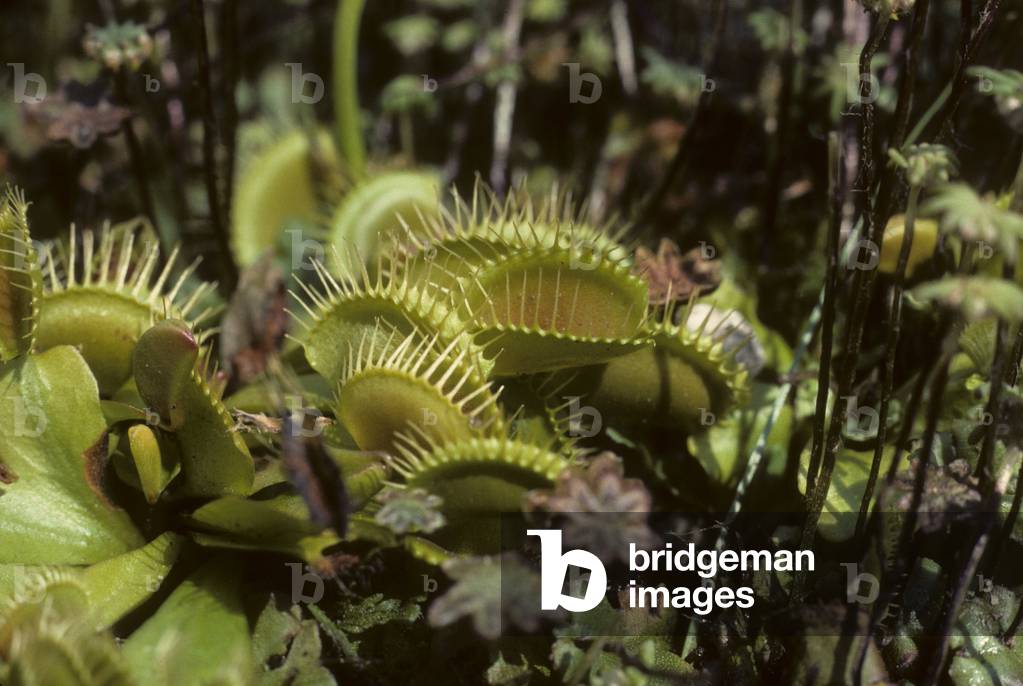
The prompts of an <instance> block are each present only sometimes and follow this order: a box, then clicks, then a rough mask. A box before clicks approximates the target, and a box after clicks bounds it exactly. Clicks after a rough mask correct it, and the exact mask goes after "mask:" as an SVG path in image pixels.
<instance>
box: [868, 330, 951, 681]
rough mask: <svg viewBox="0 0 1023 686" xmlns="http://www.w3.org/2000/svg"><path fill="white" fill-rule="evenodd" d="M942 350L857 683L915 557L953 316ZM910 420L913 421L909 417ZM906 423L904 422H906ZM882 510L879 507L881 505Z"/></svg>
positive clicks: (948, 360) (869, 624)
mask: <svg viewBox="0 0 1023 686" xmlns="http://www.w3.org/2000/svg"><path fill="white" fill-rule="evenodd" d="M943 319H944V321H943V323H942V327H941V328H942V331H943V334H942V343H941V348H940V350H941V353H940V357H939V360H938V364H937V369H935V370H934V373H933V374H932V375H929V376H930V378H931V383H930V397H929V399H928V403H927V419H926V426H925V429H924V435H923V441H922V443H921V447H920V452H919V455H920V459H919V460H918V462H917V466H916V468H917V471H916V475H915V478H914V481H913V494H912V497H911V499H910V504H909V509H908V510H907V512H906V517H905V519H904V520H903V522H902V528H901V530H900V531H899V538H898V542H897V543H896V546H895V551H894V553H893V555H892V560H893V562H892V566H891V568H890V569H888V570H886V571H885V575H884V579H883V580H882V585H881V591H880V593H879V595H878V598H877V600H876V601H875V603H874V607H873V608H872V610H871V614H870V620H869V622H868V624H867V631H866V636H865V637H864V641H863V646H862V648H861V649H860V654H859V656H858V659H857V662H856V668H855V670H854V674H855V679H854V683H860V676H861V675H862V668H863V665H864V662H865V660H866V656H867V648H868V647H869V646H870V644H871V641H872V639H873V636H874V633H875V632H876V631H877V628H878V626H879V624H880V622H881V619H882V618H883V617H884V616H885V614H886V613H887V611H888V607H889V605H891V602H892V600H893V599H894V598H896V597H898V596H899V595H900V594H901V590H902V589H901V586H902V584H903V583H904V578H903V577H904V572H905V570H906V569H909V568H910V565H911V564H912V563H913V562H914V561H915V559H916V551H915V550H914V544H913V539H914V533H915V532H916V522H917V516H918V513H919V510H920V503H921V502H922V501H923V493H924V486H925V485H926V483H927V468H928V466H929V465H930V461H931V453H932V452H933V450H934V439H935V436H936V434H937V427H938V418H939V416H940V414H941V405H942V400H943V396H944V394H945V386H946V385H947V383H948V368H949V364H950V362H951V360H952V353H953V352H954V345H953V344H954V343H955V340H956V338H955V333H954V330H953V328H952V326H951V317H949V316H948V315H946V316H945V317H943ZM907 421H910V420H909V419H907ZM903 426H905V424H904V425H903ZM879 509H880V508H879Z"/></svg>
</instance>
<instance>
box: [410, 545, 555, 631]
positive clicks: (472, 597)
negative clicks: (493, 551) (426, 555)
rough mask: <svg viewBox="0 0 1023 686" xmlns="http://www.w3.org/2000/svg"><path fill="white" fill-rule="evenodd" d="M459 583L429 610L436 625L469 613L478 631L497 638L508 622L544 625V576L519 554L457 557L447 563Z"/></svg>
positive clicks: (528, 627)
mask: <svg viewBox="0 0 1023 686" xmlns="http://www.w3.org/2000/svg"><path fill="white" fill-rule="evenodd" d="M444 571H445V572H446V573H447V575H448V576H450V577H451V578H452V579H454V580H455V585H454V586H452V587H451V589H450V590H449V591H448V592H447V593H445V594H444V595H443V596H441V597H440V598H438V599H437V600H436V601H435V602H434V603H433V605H431V606H430V610H429V612H428V613H427V619H428V620H429V621H430V624H431V625H432V626H435V627H442V626H448V625H449V624H454V623H455V622H457V621H458V620H459V619H462V618H463V617H467V618H469V619H471V620H472V624H473V627H475V629H476V632H477V633H478V634H479V635H480V636H482V637H483V638H487V639H491V640H493V639H496V638H499V637H500V636H501V634H502V633H504V630H505V627H506V625H510V626H514V627H517V628H519V629H522V630H525V631H535V630H536V629H537V628H538V627H539V626H540V610H539V609H538V604H537V603H536V601H535V600H534V599H535V598H539V597H540V577H539V576H538V575H537V574H535V573H534V572H532V571H530V570H529V569H528V568H527V567H526V566H525V565H523V564H522V563H521V562H520V561H519V560H518V559H517V558H514V557H511V556H505V557H502V558H497V557H480V558H456V559H452V560H450V561H448V562H446V563H444Z"/></svg>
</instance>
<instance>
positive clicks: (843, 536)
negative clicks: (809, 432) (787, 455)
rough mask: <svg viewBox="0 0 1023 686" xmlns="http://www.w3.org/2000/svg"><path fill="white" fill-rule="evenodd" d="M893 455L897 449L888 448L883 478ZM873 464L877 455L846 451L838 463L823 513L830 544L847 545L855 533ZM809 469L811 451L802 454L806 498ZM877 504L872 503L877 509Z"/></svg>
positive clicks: (801, 482) (801, 488)
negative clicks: (857, 518) (841, 543)
mask: <svg viewBox="0 0 1023 686" xmlns="http://www.w3.org/2000/svg"><path fill="white" fill-rule="evenodd" d="M893 455H894V448H893V447H892V446H887V447H886V448H885V449H884V452H883V453H882V454H881V470H880V474H881V476H882V477H883V476H884V474H886V473H887V471H888V466H889V465H890V464H891V461H892V457H893ZM873 460H874V452H873V451H872V450H871V451H868V452H860V451H856V450H848V449H846V450H843V451H842V452H841V453H840V454H839V455H838V457H837V459H836V461H835V471H834V472H833V473H832V475H831V488H830V489H828V495H827V498H826V499H825V500H824V509H823V510H822V511H821V518H820V524H819V531H820V533H821V536H823V537H824V538H825V539H827V540H829V541H844V540H847V539H849V538H852V535H853V533H854V532H855V529H856V515H857V513H858V512H859V511H860V501H861V500H863V493H864V491H866V489H867V477H868V476H869V475H870V465H871V463H872V462H873ZM809 467H810V450H809V448H808V449H806V450H804V451H803V455H802V458H801V459H800V461H799V491H800V493H803V494H804V495H805V494H806V474H807V471H808V470H809ZM875 503H876V500H875V501H874V502H872V503H871V508H873V507H874V504H875Z"/></svg>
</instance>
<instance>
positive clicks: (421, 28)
mask: <svg viewBox="0 0 1023 686" xmlns="http://www.w3.org/2000/svg"><path fill="white" fill-rule="evenodd" d="M384 33H385V34H387V37H388V38H389V39H390V41H391V43H392V44H394V47H395V48H396V49H397V50H398V52H400V53H401V54H402V55H404V56H405V57H409V56H411V55H415V54H416V53H420V52H422V51H423V50H427V49H429V48H431V47H433V45H434V44H435V43H436V42H437V38H438V36H439V34H440V26H439V24H438V22H437V20H436V19H434V18H433V17H431V16H429V15H428V14H409V15H406V16H404V17H402V18H401V19H395V20H394V21H392V22H389V23H388V24H385V25H384Z"/></svg>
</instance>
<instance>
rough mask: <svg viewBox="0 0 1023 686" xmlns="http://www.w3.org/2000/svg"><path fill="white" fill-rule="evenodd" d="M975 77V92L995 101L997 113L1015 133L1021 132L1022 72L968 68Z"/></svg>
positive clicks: (1022, 107)
mask: <svg viewBox="0 0 1023 686" xmlns="http://www.w3.org/2000/svg"><path fill="white" fill-rule="evenodd" d="M967 73H969V74H970V75H971V76H976V77H977V90H978V91H979V92H981V93H983V94H985V95H990V96H992V97H993V98H994V99H995V105H996V106H997V107H998V112H999V113H1000V114H1001V115H1002V116H1003V117H1004V118H1005V120H1006V121H1007V122H1008V123H1009V125H1010V126H1012V128H1013V129H1015V130H1016V131H1017V132H1021V131H1023V72H1020V71H1016V70H1015V69H992V68H990V67H970V68H969V69H967Z"/></svg>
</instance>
